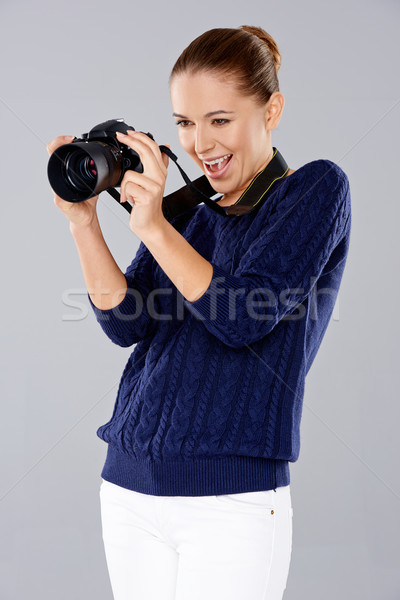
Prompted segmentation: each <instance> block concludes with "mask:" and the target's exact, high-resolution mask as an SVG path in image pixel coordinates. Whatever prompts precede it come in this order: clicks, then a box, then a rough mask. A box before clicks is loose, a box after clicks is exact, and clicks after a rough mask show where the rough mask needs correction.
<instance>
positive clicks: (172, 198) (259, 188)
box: [107, 146, 289, 221]
mask: <svg viewBox="0 0 400 600" xmlns="http://www.w3.org/2000/svg"><path fill="white" fill-rule="evenodd" d="M160 150H161V152H163V153H164V154H166V155H167V156H168V157H169V158H170V159H171V160H172V161H173V162H174V163H175V164H176V166H177V167H178V169H179V171H180V173H181V175H182V177H183V179H184V181H185V182H186V185H185V186H183V187H182V188H180V189H178V190H176V191H175V192H172V194H168V195H167V196H164V198H163V203H162V210H163V213H164V216H165V218H166V219H167V220H168V221H170V220H171V219H173V218H174V217H176V216H178V215H180V214H182V213H184V212H185V211H187V210H189V209H191V208H193V207H194V206H196V205H197V204H200V203H201V202H204V204H206V205H207V206H208V207H209V208H211V210H214V211H215V212H217V213H219V214H221V215H223V216H224V217H234V216H240V215H243V214H246V213H248V212H250V211H252V210H255V209H256V208H257V209H258V208H259V207H260V206H261V205H262V204H263V203H264V202H265V201H266V199H267V197H268V195H269V193H270V191H271V188H272V186H273V185H274V183H275V182H276V181H278V180H280V179H282V178H283V177H285V176H286V174H287V172H288V171H289V167H288V165H287V163H286V161H285V159H284V158H283V156H282V155H281V153H280V152H279V150H277V149H276V148H273V155H272V158H271V160H270V161H269V163H268V164H267V166H266V167H265V169H263V170H262V171H260V172H259V173H257V175H256V176H255V177H254V178H253V179H252V181H251V182H250V184H249V185H248V186H247V188H246V189H245V191H244V192H243V194H242V195H241V196H240V198H239V199H238V200H237V201H236V202H235V203H234V204H232V205H231V206H225V207H224V206H220V205H219V204H217V203H216V202H217V200H219V199H221V198H222V196H220V197H219V198H217V199H216V200H211V198H212V197H213V196H215V194H216V193H217V192H216V191H215V190H214V188H213V187H212V186H211V184H210V182H209V181H208V179H207V177H206V176H205V175H202V176H201V177H199V178H198V179H195V180H194V181H191V180H190V179H189V177H188V176H187V174H186V173H185V171H184V170H183V169H182V167H181V166H180V165H179V164H178V157H177V156H176V155H175V154H174V153H173V152H172V151H171V150H170V149H169V148H168V147H167V146H160ZM107 192H108V193H109V194H110V195H111V196H112V197H113V198H114V199H115V200H117V201H118V203H119V201H120V194H119V193H118V192H117V191H116V190H115V189H114V188H109V189H107ZM121 206H123V207H124V208H125V209H126V210H127V211H128V212H129V213H131V211H132V205H131V204H130V203H129V202H128V201H126V202H123V203H121Z"/></svg>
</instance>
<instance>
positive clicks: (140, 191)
mask: <svg viewBox="0 0 400 600" xmlns="http://www.w3.org/2000/svg"><path fill="white" fill-rule="evenodd" d="M124 194H125V197H126V198H127V199H128V200H131V201H137V200H139V201H141V202H144V203H145V204H148V203H150V202H152V199H153V198H154V193H152V190H149V189H145V188H143V187H142V186H141V185H138V184H137V183H133V182H132V181H128V183H127V184H126V186H125V190H124Z"/></svg>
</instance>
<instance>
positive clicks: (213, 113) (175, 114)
mask: <svg viewBox="0 0 400 600" xmlns="http://www.w3.org/2000/svg"><path fill="white" fill-rule="evenodd" d="M220 113H224V115H231V114H232V113H233V111H232V110H214V111H213V112H209V113H207V114H206V115H204V117H205V118H208V117H213V116H214V115H218V114H220ZM172 116H173V117H179V118H180V119H187V117H184V116H183V115H180V114H178V113H172Z"/></svg>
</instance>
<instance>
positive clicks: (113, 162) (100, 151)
mask: <svg viewBox="0 0 400 600" xmlns="http://www.w3.org/2000/svg"><path fill="white" fill-rule="evenodd" d="M128 129H130V130H133V131H135V129H134V127H131V126H129V125H127V124H126V123H125V122H124V120H123V119H111V120H109V121H105V122H104V123H99V124H98V125H95V126H94V127H93V128H92V129H91V130H90V131H89V132H88V133H83V134H82V137H81V138H74V140H73V141H72V142H71V143H69V144H64V145H62V146H59V147H58V148H57V149H56V150H55V151H54V152H53V153H52V155H51V156H50V159H49V162H48V166H47V176H48V179H49V182H50V185H51V187H52V188H53V190H54V191H55V193H56V194H57V195H58V196H60V198H63V199H64V200H67V201H69V202H83V201H84V200H88V199H89V198H93V197H94V196H97V195H98V194H100V192H103V191H104V190H108V189H109V188H114V187H118V186H119V185H120V184H121V181H122V179H123V177H124V174H125V172H126V171H127V170H132V171H136V172H137V173H143V165H142V163H141V161H140V157H139V155H138V153H137V152H135V151H134V150H132V149H131V148H129V147H128V146H126V145H125V144H121V143H120V142H119V141H118V139H117V137H116V132H117V131H122V132H123V133H126V132H127V131H128ZM146 135H148V136H149V137H150V138H151V139H154V138H153V136H152V135H151V133H147V134H146Z"/></svg>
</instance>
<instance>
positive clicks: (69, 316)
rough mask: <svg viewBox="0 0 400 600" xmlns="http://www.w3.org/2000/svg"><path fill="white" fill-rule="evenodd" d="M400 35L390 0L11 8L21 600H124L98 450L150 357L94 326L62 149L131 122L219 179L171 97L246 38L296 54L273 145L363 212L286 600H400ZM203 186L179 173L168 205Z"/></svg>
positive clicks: (305, 426) (13, 371)
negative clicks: (263, 34)
mask: <svg viewBox="0 0 400 600" xmlns="http://www.w3.org/2000/svg"><path fill="white" fill-rule="evenodd" d="M399 13H400V10H399V3H398V2H395V1H388V0H386V1H385V0H379V2H378V1H364V2H358V1H355V0H351V1H350V0H346V2H344V0H339V1H336V2H321V1H317V0H303V2H297V1H295V0H293V1H286V2H285V1H281V2H266V1H265V0H262V1H261V0H259V1H258V2H244V3H239V2H238V3H232V2H224V1H218V2H215V1H209V0H207V1H205V0H203V1H202V2H199V3H197V4H190V3H188V2H183V1H180V2H174V3H172V2H161V0H156V1H153V2H140V3H134V2H127V1H126V0H123V1H120V2H117V3H116V2H106V1H104V0H102V1H100V0H98V1H96V2H93V1H90V2H84V3H81V2H77V1H76V0H69V1H68V2H67V1H65V0H64V1H62V2H54V0H52V1H50V0H48V1H44V0H39V1H37V2H14V3H11V2H8V1H6V2H5V1H4V0H2V1H1V2H0V57H1V59H0V60H1V84H0V86H1V89H0V114H1V134H2V135H1V148H0V152H1V163H0V166H1V172H2V177H1V188H2V190H1V196H2V203H1V215H2V218H1V225H2V234H1V244H2V248H1V257H2V272H1V274H2V294H1V301H2V310H1V317H2V318H1V336H2V357H1V371H2V380H1V416H2V419H1V438H0V439H1V449H0V451H1V463H0V466H1V478H0V510H1V523H0V527H1V529H0V531H1V536H0V540H1V541H0V597H1V598H2V599H4V600H16V599H18V600H20V599H22V598H30V599H32V600H36V599H39V598H40V599H41V600H47V599H51V600H53V599H54V598H57V600H64V599H65V600H66V599H68V600H74V599H77V600H78V599H79V600H81V599H82V598H97V599H98V600H107V599H111V598H112V593H111V587H110V583H109V579H108V573H107V568H106V562H105V556H104V550H103V545H102V539H101V529H100V510H99V498H98V492H99V486H100V483H101V479H100V472H101V468H102V465H103V462H104V459H105V454H106V444H105V443H104V442H102V441H101V440H100V439H99V438H98V437H97V436H96V429H97V428H98V427H99V426H100V425H101V424H103V423H105V422H106V421H107V420H108V419H109V417H110V416H111V412H112V408H113V405H114V399H115V395H116V392H117V386H118V382H119V378H120V376H121V374H122V369H123V366H124V365H125V363H126V361H127V359H128V356H129V354H130V353H131V352H132V350H133V348H120V347H118V346H116V345H114V344H112V342H111V341H110V340H109V339H108V338H107V337H106V336H105V334H104V333H103V332H102V331H101V329H100V326H99V325H98V324H97V322H96V320H95V318H94V315H93V314H92V313H91V312H90V310H89V305H88V301H87V299H86V288H85V282H84V279H83V275H82V273H81V269H80V263H79V258H78V254H77V251H76V248H75V245H74V242H73V239H72V237H71V235H70V233H69V227H68V221H67V219H66V218H65V217H64V215H63V214H62V213H61V212H60V211H59V210H58V209H57V208H56V207H55V205H54V204H53V196H52V193H51V190H50V187H49V184H48V181H47V175H46V169H47V161H48V155H47V152H46V144H47V143H48V142H49V141H50V140H52V139H53V138H54V137H55V136H57V135H65V134H74V135H78V136H79V135H81V134H82V133H83V132H86V131H88V130H89V129H90V128H91V127H92V126H93V125H94V124H96V123H98V122H100V121H103V120H106V119H109V118H119V117H123V118H125V119H126V120H127V121H128V122H130V123H131V124H132V125H133V126H135V127H136V128H137V129H142V130H145V131H151V132H152V133H153V135H154V136H155V138H156V140H157V141H158V142H159V143H160V144H161V143H169V144H171V147H172V149H173V150H174V151H175V152H176V153H177V154H178V155H179V158H180V162H181V164H182V166H183V167H184V168H185V169H187V171H188V173H189V175H190V176H192V177H195V176H199V175H200V173H199V171H198V168H197V167H196V165H195V164H194V163H193V162H192V161H191V160H190V158H189V157H188V156H186V155H184V153H183V150H182V149H180V146H179V142H178V136H177V128H176V126H175V125H174V120H173V118H172V116H171V112H172V109H171V105H170V98H169V90H168V76H169V73H170V70H171V68H172V66H173V64H174V62H175V60H176V59H177V57H178V56H179V54H180V52H181V51H182V50H183V48H184V47H185V46H186V45H187V44H188V43H189V42H190V41H191V40H192V39H194V38H195V37H196V36H197V35H199V34H200V33H202V32H203V31H205V30H207V29H211V28H212V27H237V26H239V25H242V24H250V25H260V26H262V27H264V28H265V29H266V30H267V31H268V32H269V33H271V35H272V36H273V37H274V38H275V39H276V41H277V43H278V46H279V48H280V51H281V54H282V67H281V70H280V73H279V78H280V85H281V91H282V93H283V94H284V96H285V99H286V104H285V108H284V114H283V117H282V119H281V122H280V124H279V127H278V128H277V129H276V130H275V132H274V133H273V138H272V139H273V144H274V145H275V146H277V147H278V148H279V150H280V151H281V152H282V154H283V155H284V157H285V159H286V160H287V162H288V164H289V166H290V167H291V168H293V169H296V168H299V167H300V166H302V165H303V164H305V163H307V162H309V161H311V160H314V159H318V158H328V159H330V160H333V161H335V162H336V163H337V164H339V165H340V166H341V167H342V168H343V169H344V171H345V172H346V173H347V174H348V176H349V179H350V185H351V194H352V216H353V227H352V237H351V246H350V252H349V257H348V262H347V266H346V270H345V273H344V277H343V280H342V286H341V290H340V293H339V298H338V301H337V304H336V307H335V312H334V316H333V318H332V321H331V323H330V325H329V328H328V331H327V333H326V336H325V338H324V340H323V343H322V345H321V348H320V351H319V354H318V355H317V358H316V359H315V362H314V364H313V366H312V369H311V371H310V373H309V375H308V378H307V385H306V394H305V398H304V408H303V419H302V445H301V452H300V458H299V460H298V461H297V462H296V463H294V464H291V490H292V501H293V507H294V520H293V552H292V561H291V566H290V572H289V579H288V584H287V589H286V592H285V600H298V599H300V598H307V599H313V598H324V600H331V599H332V600H333V599H335V600H337V598H351V599H352V600H358V599H363V600H392V599H393V600H394V599H398V598H400V581H399V575H398V573H399V571H398V568H399V556H400V549H399V517H398V514H399V513H398V511H399V498H400V476H399V473H400V471H399V463H398V458H399V444H398V429H399V428H398V417H399V408H398V398H399V394H398V379H399V375H398V373H399V367H398V363H399V343H398V339H399V333H400V332H399V318H398V307H397V305H396V298H398V296H399V291H400V290H399V283H398V273H399V252H398V246H397V243H396V241H395V233H396V232H397V230H398V227H399V225H398V220H399V214H400V213H399V206H398V201H399V192H398V189H399V186H398V181H399V180H398V173H399V158H400V157H399V152H398V133H399V109H400V106H399V104H400V82H399V77H398V73H399V43H398V28H399ZM181 185H183V181H182V179H181V178H180V175H179V173H178V171H177V169H176V167H175V165H173V164H172V163H171V165H170V169H169V177H168V181H167V188H166V193H169V192H172V191H173V190H174V189H177V188H178V187H181ZM98 208H99V215H100V222H101V224H102V229H103V233H104V236H105V239H106V241H107V243H108V245H109V248H110V250H111V252H112V253H113V255H114V257H115V259H116V261H117V262H118V264H119V266H120V267H121V269H123V270H124V269H125V268H126V267H127V266H128V264H129V263H130V262H131V260H132V258H133V257H134V255H135V253H136V250H137V247H138V244H139V239H138V238H137V237H136V236H135V235H134V234H133V233H132V232H131V230H130V229H129V225H128V217H129V216H128V213H126V212H125V211H124V209H123V208H122V207H120V206H118V205H117V203H116V202H115V201H114V200H113V199H112V198H111V196H109V195H108V194H106V193H104V194H102V195H101V196H100V199H99V206H98ZM67 296H68V298H73V300H74V302H75V304H76V306H71V304H72V303H71V301H69V300H68V299H67V300H66V297H67Z"/></svg>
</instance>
